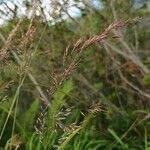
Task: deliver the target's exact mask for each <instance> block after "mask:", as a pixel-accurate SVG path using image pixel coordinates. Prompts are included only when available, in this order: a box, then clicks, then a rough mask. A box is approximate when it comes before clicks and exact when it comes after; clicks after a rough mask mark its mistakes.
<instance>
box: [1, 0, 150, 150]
mask: <svg viewBox="0 0 150 150" xmlns="http://www.w3.org/2000/svg"><path fill="white" fill-rule="evenodd" d="M99 1H100V3H101V5H102V7H100V9H98V8H95V7H94V6H93V4H92V1H89V2H87V3H86V2H85V4H84V2H83V4H82V5H83V6H84V7H82V6H81V8H80V11H81V16H78V17H74V18H72V17H71V16H70V18H68V19H66V20H63V18H59V16H58V20H61V21H58V20H57V17H56V18H54V20H55V21H56V23H55V24H53V25H52V24H51V22H50V21H43V20H44V13H43V14H42V9H43V8H44V7H43V8H42V9H41V10H40V11H41V14H39V15H38V16H32V17H33V18H32V19H33V20H32V19H30V17H29V18H28V19H27V18H24V20H23V22H22V23H21V25H20V27H19V28H18V29H17V31H16V33H15V34H14V35H13V38H12V40H10V38H9V36H10V35H11V36H12V33H11V30H12V29H13V28H14V27H16V26H17V23H18V20H19V18H20V17H16V18H12V19H10V20H9V21H8V22H7V23H6V24H5V25H3V26H1V28H0V30H1V31H0V38H6V40H7V38H8V41H7V42H8V43H7V42H6V43H7V44H6V43H4V42H2V41H0V48H1V50H0V63H1V64H0V149H5V150H8V149H11V150H13V149H15V150H18V149H22V150H53V149H58V150H150V130H149V126H150V121H149V113H150V107H149V106H150V103H149V100H150V95H149V91H150V88H149V87H150V86H149V85H150V75H149V73H146V72H145V70H149V69H150V56H149V54H150V52H149V48H150V44H149V37H150V29H149V15H150V12H149V10H148V7H147V6H146V7H145V5H144V4H143V2H141V3H142V4H141V7H140V8H136V7H135V6H134V5H135V4H134V1H133V0H128V1H124V0H112V1H110V0H99ZM74 2H75V4H78V2H79V1H77V0H76V1H75V0H74ZM24 3H25V7H26V8H27V9H28V10H30V9H32V7H31V6H30V5H32V4H30V1H28V0H26V1H24ZM81 3H82V2H81ZM145 3H146V1H145ZM39 5H40V4H39ZM142 5H143V6H142ZM39 8H40V7H39ZM40 11H39V12H40ZM0 13H1V12H0ZM12 13H13V12H12ZM60 16H61V15H60ZM135 16H136V17H137V16H142V17H143V20H142V21H141V22H140V23H137V24H136V25H130V26H128V27H126V28H124V29H120V30H119V32H117V31H116V32H117V36H116V34H114V32H115V30H113V31H112V33H111V34H110V38H109V39H107V40H104V41H103V40H102V41H101V43H99V42H97V43H96V44H94V45H92V46H90V47H87V48H86V49H83V50H81V51H80V50H78V49H77V50H76V51H75V52H73V51H72V49H73V47H74V46H75V45H76V44H79V45H78V46H80V44H81V43H80V40H81V39H82V40H83V41H86V40H87V39H88V40H89V39H90V40H91V37H93V36H94V35H100V33H102V32H103V31H105V29H106V27H107V26H108V25H110V24H111V23H112V22H114V20H115V21H116V20H118V21H119V20H127V19H129V18H133V17H135ZM34 17H35V18H34ZM57 21H58V22H57ZM32 27H33V29H32ZM29 28H31V29H30V30H29V31H30V32H29V34H27V31H28V29H29ZM34 29H35V30H34ZM116 30H118V29H116ZM32 31H34V32H33V33H32ZM118 33H119V35H118ZM3 36H4V37H3ZM30 36H31V37H30ZM104 37H105V35H103V36H102V38H104ZM78 39H80V40H78ZM9 40H10V41H9ZM28 40H29V41H28ZM77 40H78V42H79V43H76V41H77ZM88 40H87V41H86V42H87V43H88V42H89V41H88ZM9 42H10V45H9ZM22 42H24V44H23V45H21V44H22ZM93 43H94V42H93ZM8 45H9V46H8ZM68 45H69V48H68V49H66V48H67V46H68ZM7 46H8V48H7ZM5 49H6V52H7V57H6V58H5V59H4V60H1V53H2V52H3V50H5ZM11 50H13V51H14V52H15V53H16V55H17V56H18V59H19V60H20V61H19V62H18V61H17V59H16V58H15V57H14V55H13V54H12V53H11ZM64 53H65V54H64ZM76 53H77V54H78V55H77V56H78V57H79V58H80V59H79V62H78V63H77V65H76V66H75V68H73V71H72V70H71V71H70V70H69V71H70V72H69V75H68V76H67V77H66V78H65V81H63V82H62V84H57V83H59V82H58V81H57V79H59V78H61V76H63V75H64V74H65V73H67V71H68V70H67V69H68V66H69V65H70V64H71V63H72V61H73V60H74V58H76V57H75V55H74V54H76ZM65 56H66V58H65ZM65 61H66V64H65V63H63V62H65ZM77 61H78V59H77ZM69 67H70V66H69ZM145 68H146V69H145ZM62 72H63V73H64V74H62ZM31 75H32V76H31ZM33 77H34V79H33ZM35 80H36V82H37V83H36V82H35ZM53 87H54V91H53ZM51 89H52V91H51ZM41 91H42V92H43V93H42V94H44V95H45V96H46V98H47V99H48V100H49V102H50V105H49V106H48V108H42V111H41V107H42V105H41V103H42V102H41V100H43V99H42V98H43V97H42V94H41ZM51 93H52V94H51ZM99 105H100V106H101V107H100V108H99ZM40 111H41V112H40ZM39 114H40V115H41V116H42V118H39V117H38V115H39ZM38 119H41V120H40V121H41V122H42V125H43V129H42V131H41V133H40V132H39V133H38V134H37V132H36V131H35V128H34V127H35V125H36V122H37V120H38Z"/></svg>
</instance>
